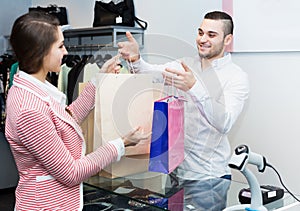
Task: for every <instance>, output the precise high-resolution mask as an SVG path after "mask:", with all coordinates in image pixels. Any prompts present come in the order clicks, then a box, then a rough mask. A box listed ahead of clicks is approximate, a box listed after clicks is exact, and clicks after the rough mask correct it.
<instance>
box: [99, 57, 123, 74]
mask: <svg viewBox="0 0 300 211" xmlns="http://www.w3.org/2000/svg"><path fill="white" fill-rule="evenodd" d="M120 64H121V61H120V55H119V54H118V55H116V56H114V57H112V58H110V59H109V60H107V61H106V62H105V63H104V64H103V65H102V67H101V69H100V72H101V73H120V69H121V65H120Z"/></svg>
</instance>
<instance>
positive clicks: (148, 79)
mask: <svg viewBox="0 0 300 211" xmlns="http://www.w3.org/2000/svg"><path fill="white" fill-rule="evenodd" d="M97 84H98V85H97V89H96V102H95V113H94V121H95V122H94V149H96V148H98V147H99V146H101V145H104V144H106V143H107V142H108V141H110V140H113V139H116V138H119V137H122V136H124V135H125V134H127V133H128V132H129V131H131V130H133V129H134V128H135V127H136V126H141V127H142V129H143V130H144V131H145V132H150V131H151V128H152V112H153V101H154V100H153V84H152V76H151V75H150V74H104V73H99V74H97ZM149 150H150V138H149V139H148V140H144V141H141V142H140V143H139V144H137V145H136V146H133V147H126V153H125V156H123V157H122V158H121V160H120V161H118V162H115V163H112V164H111V165H109V166H107V167H106V168H104V169H103V170H102V171H101V172H100V175H102V176H105V177H109V178H115V177H124V176H128V175H132V174H136V173H141V172H146V171H148V163H149Z"/></svg>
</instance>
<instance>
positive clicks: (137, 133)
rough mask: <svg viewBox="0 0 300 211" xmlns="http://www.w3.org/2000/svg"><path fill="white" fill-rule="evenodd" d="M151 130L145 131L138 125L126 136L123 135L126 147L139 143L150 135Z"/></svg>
mask: <svg viewBox="0 0 300 211" xmlns="http://www.w3.org/2000/svg"><path fill="white" fill-rule="evenodd" d="M150 135H151V132H149V133H144V132H143V131H141V128H140V127H137V128H136V129H134V130H133V131H131V132H129V133H128V134H126V135H125V136H124V137H122V140H123V142H124V145H125V147H127V146H134V145H136V144H138V143H139V142H140V141H141V140H146V139H148V138H149V137H150Z"/></svg>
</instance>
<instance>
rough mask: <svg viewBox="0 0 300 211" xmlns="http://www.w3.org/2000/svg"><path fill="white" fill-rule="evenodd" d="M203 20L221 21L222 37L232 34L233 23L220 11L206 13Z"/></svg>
mask: <svg viewBox="0 0 300 211" xmlns="http://www.w3.org/2000/svg"><path fill="white" fill-rule="evenodd" d="M204 19H211V20H222V21H223V22H224V36H226V35H228V34H233V21H232V17H231V16H230V15H228V14H227V13H225V12H222V11H213V12H209V13H206V15H205V16H204Z"/></svg>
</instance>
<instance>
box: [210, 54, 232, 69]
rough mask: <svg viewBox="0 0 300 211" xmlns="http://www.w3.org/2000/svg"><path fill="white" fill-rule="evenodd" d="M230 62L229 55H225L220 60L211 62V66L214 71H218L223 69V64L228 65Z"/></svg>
mask: <svg viewBox="0 0 300 211" xmlns="http://www.w3.org/2000/svg"><path fill="white" fill-rule="evenodd" d="M230 61H231V54H230V53H225V55H224V56H223V57H222V58H219V59H216V60H214V61H213V62H212V64H211V66H212V67H213V68H214V69H219V68H221V67H223V66H224V65H225V64H227V63H229V62H230Z"/></svg>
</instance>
